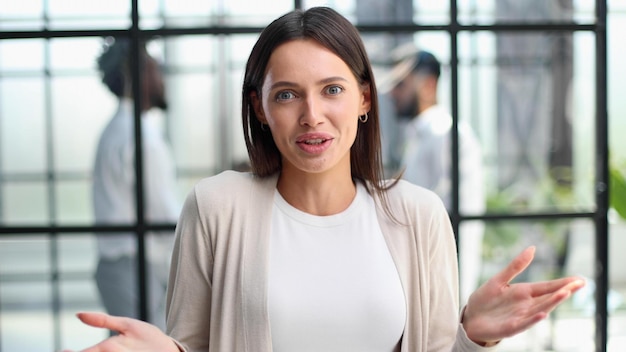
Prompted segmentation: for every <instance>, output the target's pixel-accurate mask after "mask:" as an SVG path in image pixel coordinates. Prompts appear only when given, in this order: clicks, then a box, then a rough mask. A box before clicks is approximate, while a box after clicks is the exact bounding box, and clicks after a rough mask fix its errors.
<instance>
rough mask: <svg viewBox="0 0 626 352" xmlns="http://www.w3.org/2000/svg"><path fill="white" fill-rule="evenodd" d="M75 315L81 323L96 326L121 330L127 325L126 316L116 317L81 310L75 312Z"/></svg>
mask: <svg viewBox="0 0 626 352" xmlns="http://www.w3.org/2000/svg"><path fill="white" fill-rule="evenodd" d="M76 316H78V319H80V321H82V322H83V323H85V324H87V325H90V326H93V327H97V328H106V329H109V330H114V331H118V332H123V331H125V330H126V327H127V326H128V323H127V321H128V318H124V317H116V316H112V315H108V314H105V313H97V312H81V313H78V314H76Z"/></svg>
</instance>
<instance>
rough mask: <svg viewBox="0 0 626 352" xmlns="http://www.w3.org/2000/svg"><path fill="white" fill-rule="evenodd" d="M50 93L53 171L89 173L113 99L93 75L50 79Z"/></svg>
mask: <svg viewBox="0 0 626 352" xmlns="http://www.w3.org/2000/svg"><path fill="white" fill-rule="evenodd" d="M51 92H52V100H53V104H52V118H53V128H54V130H53V133H54V135H53V141H54V148H53V151H54V161H55V170H56V171H74V172H76V171H81V172H85V171H88V170H91V169H92V167H93V164H94V158H95V155H96V148H97V145H98V139H99V136H100V133H101V132H102V130H103V129H104V127H105V126H106V124H107V122H108V120H109V119H110V118H111V115H112V114H114V113H115V111H116V110H117V102H116V99H115V98H114V97H113V95H112V94H110V93H109V91H108V90H107V89H106V87H105V86H104V85H103V84H102V82H100V78H99V77H97V76H96V75H95V74H93V73H89V74H87V75H68V76H57V77H53V78H52V80H51Z"/></svg>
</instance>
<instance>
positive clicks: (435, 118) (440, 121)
mask: <svg viewBox="0 0 626 352" xmlns="http://www.w3.org/2000/svg"><path fill="white" fill-rule="evenodd" d="M391 57H392V61H393V63H394V66H393V68H392V69H391V71H390V72H389V74H388V75H386V76H384V77H383V79H382V82H381V84H382V87H383V88H382V90H383V91H387V92H388V93H389V96H390V98H391V101H392V102H393V104H394V107H395V110H396V116H397V118H398V119H400V120H401V122H404V123H406V124H405V125H404V133H403V134H404V136H403V140H402V141H401V143H402V147H401V155H400V158H399V159H400V160H401V167H403V168H404V174H403V178H404V179H405V180H407V181H409V182H411V183H414V184H416V185H418V186H422V187H425V188H428V189H430V190H432V191H434V192H435V193H437V195H439V197H441V199H442V200H443V202H444V205H445V206H446V208H447V209H448V211H451V210H452V176H451V175H452V154H451V147H452V116H450V113H449V112H448V111H447V110H446V109H445V108H444V107H443V106H441V105H439V104H438V99H437V88H438V81H439V76H440V74H441V64H440V62H439V60H438V59H437V58H436V57H435V56H434V55H433V54H432V53H430V52H428V51H425V50H420V49H418V48H417V47H416V46H415V45H414V44H412V43H409V44H404V45H401V46H399V47H398V48H396V49H395V50H394V51H393V52H392V54H391ZM458 130H459V209H460V211H461V213H462V214H481V213H483V212H484V211H485V206H486V199H485V192H484V185H483V166H482V151H481V147H480V143H479V141H478V139H477V138H476V136H475V134H474V132H473V131H472V128H471V127H470V126H469V125H468V124H465V123H463V122H459V125H458ZM483 234H484V224H483V223H482V222H479V221H471V222H465V223H463V226H462V227H461V230H460V237H459V247H460V248H459V262H460V263H459V264H460V267H461V275H460V299H461V302H467V299H468V298H469V295H470V294H471V293H472V292H473V291H474V290H475V289H476V287H477V286H478V283H479V281H480V271H481V269H480V268H481V261H482V239H483Z"/></svg>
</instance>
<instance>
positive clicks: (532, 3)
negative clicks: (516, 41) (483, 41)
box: [457, 0, 595, 24]
mask: <svg viewBox="0 0 626 352" xmlns="http://www.w3.org/2000/svg"><path fill="white" fill-rule="evenodd" d="M457 6H458V11H459V22H460V23H462V24H493V23H507V22H514V23H519V22H522V23H533V22H555V23H558V22H572V21H574V22H577V23H594V22H595V2H594V1H591V0H583V1H575V0H567V1H561V0H527V1H516V0H497V1H495V0H489V1H475V0H458V1H457Z"/></svg>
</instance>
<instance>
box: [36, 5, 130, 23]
mask: <svg viewBox="0 0 626 352" xmlns="http://www.w3.org/2000/svg"><path fill="white" fill-rule="evenodd" d="M130 4H131V2H130V1H128V0H109V1H98V0H83V1H78V2H77V1H72V0H48V7H47V10H48V11H47V14H48V16H49V19H50V20H49V26H50V27H51V28H54V29H68V28H80V29H87V28H127V27H129V26H130Z"/></svg>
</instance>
